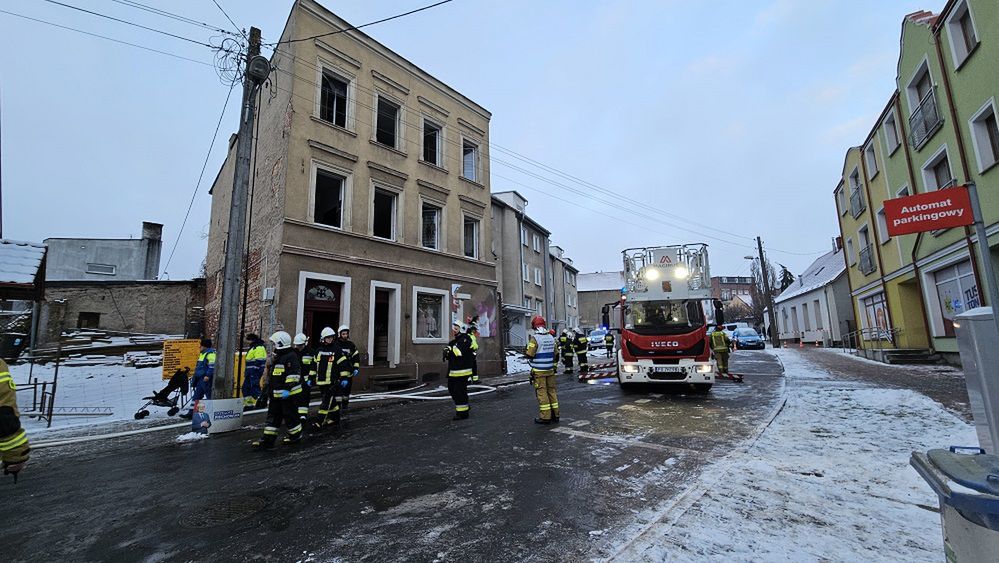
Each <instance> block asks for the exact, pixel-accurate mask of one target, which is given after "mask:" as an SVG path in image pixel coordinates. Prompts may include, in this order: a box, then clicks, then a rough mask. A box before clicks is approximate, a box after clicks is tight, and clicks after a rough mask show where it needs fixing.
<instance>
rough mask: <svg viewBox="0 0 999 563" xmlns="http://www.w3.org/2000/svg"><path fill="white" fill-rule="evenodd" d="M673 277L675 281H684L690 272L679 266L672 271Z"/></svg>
mask: <svg viewBox="0 0 999 563" xmlns="http://www.w3.org/2000/svg"><path fill="white" fill-rule="evenodd" d="M673 275H674V276H676V279H678V280H685V279H687V278H688V277H690V270H688V269H687V267H686V266H684V265H682V264H681V265H679V266H677V267H676V268H674V269H673Z"/></svg>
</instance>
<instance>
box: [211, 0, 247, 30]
mask: <svg viewBox="0 0 999 563" xmlns="http://www.w3.org/2000/svg"><path fill="white" fill-rule="evenodd" d="M212 2H214V3H215V6H216V7H218V9H219V11H220V12H222V15H223V16H225V19H227V20H229V23H231V24H232V26H233V27H234V28H236V31H238V32H239V34H240V35H242V36H243V37H244V38H245V37H246V33H245V32H244V31H243V30H242V29H240V28H239V26H238V25H236V22H234V21H232V18H230V17H229V14H227V13H226V11H225V9H224V8H223V7H222V4H219V3H218V1H217V0H212Z"/></svg>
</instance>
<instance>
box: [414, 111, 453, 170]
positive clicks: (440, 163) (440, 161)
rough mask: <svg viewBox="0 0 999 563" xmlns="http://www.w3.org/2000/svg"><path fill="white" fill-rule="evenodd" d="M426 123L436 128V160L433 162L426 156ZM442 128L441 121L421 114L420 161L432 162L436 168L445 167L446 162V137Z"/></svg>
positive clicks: (443, 126)
mask: <svg viewBox="0 0 999 563" xmlns="http://www.w3.org/2000/svg"><path fill="white" fill-rule="evenodd" d="M427 123H430V124H431V125H432V126H434V127H436V128H437V147H436V151H437V161H436V162H433V161H430V160H427V159H426V158H425V157H426V142H427V136H426V135H427ZM444 128H445V125H444V124H443V123H440V122H438V121H437V120H435V119H432V118H429V117H427V116H426V115H424V116H423V121H422V122H421V123H420V161H421V162H423V163H426V164H432V165H434V166H436V167H438V168H445V166H444V163H445V162H447V160H446V156H445V153H444V149H445V146H446V145H447V143H446V139H445V138H444Z"/></svg>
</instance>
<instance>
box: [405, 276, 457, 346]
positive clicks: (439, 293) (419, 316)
mask: <svg viewBox="0 0 999 563" xmlns="http://www.w3.org/2000/svg"><path fill="white" fill-rule="evenodd" d="M413 295H414V297H413V308H414V311H413V342H416V343H434V342H447V341H448V330H449V328H450V327H449V326H448V325H449V323H448V322H447V320H446V318H445V315H446V314H447V313H446V309H445V305H446V304H447V303H448V292H447V291H446V290H442V289H434V288H428V287H415V286H414V287H413Z"/></svg>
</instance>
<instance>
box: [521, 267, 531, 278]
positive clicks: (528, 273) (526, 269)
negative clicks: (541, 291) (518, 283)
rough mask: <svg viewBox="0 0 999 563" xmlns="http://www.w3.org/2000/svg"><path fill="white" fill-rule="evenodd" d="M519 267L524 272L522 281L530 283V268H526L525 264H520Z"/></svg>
mask: <svg viewBox="0 0 999 563" xmlns="http://www.w3.org/2000/svg"><path fill="white" fill-rule="evenodd" d="M521 266H523V270H524V281H526V282H530V281H531V268H530V266H528V265H527V264H521Z"/></svg>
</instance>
